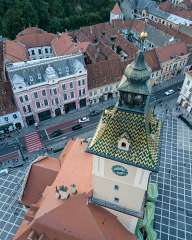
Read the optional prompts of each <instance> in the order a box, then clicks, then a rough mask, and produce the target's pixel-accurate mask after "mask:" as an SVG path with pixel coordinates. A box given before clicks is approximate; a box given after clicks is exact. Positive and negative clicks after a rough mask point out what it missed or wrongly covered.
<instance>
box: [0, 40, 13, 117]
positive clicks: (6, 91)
mask: <svg viewBox="0 0 192 240" xmlns="http://www.w3.org/2000/svg"><path fill="white" fill-rule="evenodd" d="M4 51H5V44H4V42H3V41H0V116H3V115H6V114H8V113H12V112H15V111H16V105H15V102H14V98H13V92H12V89H11V85H10V83H9V82H8V81H7V79H6V76H5V72H4V69H5V66H4V64H5V59H4Z"/></svg>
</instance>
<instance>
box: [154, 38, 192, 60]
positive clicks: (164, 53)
mask: <svg viewBox="0 0 192 240" xmlns="http://www.w3.org/2000/svg"><path fill="white" fill-rule="evenodd" d="M156 52H157V55H158V58H159V61H160V62H166V61H169V60H170V59H171V58H174V57H176V56H182V55H185V54H187V53H188V50H187V46H186V44H185V43H184V42H177V43H174V44H170V45H168V46H165V47H161V48H157V49H156Z"/></svg>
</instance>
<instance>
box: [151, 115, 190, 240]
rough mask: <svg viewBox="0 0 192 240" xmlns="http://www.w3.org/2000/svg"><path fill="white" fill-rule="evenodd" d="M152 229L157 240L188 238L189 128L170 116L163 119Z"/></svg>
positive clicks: (154, 175)
mask: <svg viewBox="0 0 192 240" xmlns="http://www.w3.org/2000/svg"><path fill="white" fill-rule="evenodd" d="M152 181H153V182H157V183H158V190H159V196H158V201H157V204H156V211H155V229H156V231H157V233H158V239H160V240H176V239H182V240H191V239H192V192H191V191H192V182H191V181H192V131H191V130H190V129H189V128H188V127H186V125H185V124H184V123H183V122H181V121H179V120H174V119H169V120H165V121H164V127H163V136H162V147H161V164H160V168H159V173H158V174H152Z"/></svg>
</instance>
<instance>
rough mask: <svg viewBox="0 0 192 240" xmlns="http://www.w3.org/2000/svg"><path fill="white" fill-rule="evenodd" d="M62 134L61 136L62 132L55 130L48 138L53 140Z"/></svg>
mask: <svg viewBox="0 0 192 240" xmlns="http://www.w3.org/2000/svg"><path fill="white" fill-rule="evenodd" d="M62 134H63V130H61V129H57V130H55V131H54V132H52V133H51V134H50V137H51V138H54V137H58V136H60V135H62Z"/></svg>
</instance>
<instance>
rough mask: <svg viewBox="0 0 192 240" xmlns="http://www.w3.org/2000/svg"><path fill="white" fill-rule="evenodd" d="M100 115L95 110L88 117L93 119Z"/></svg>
mask: <svg viewBox="0 0 192 240" xmlns="http://www.w3.org/2000/svg"><path fill="white" fill-rule="evenodd" d="M100 113H101V111H96V110H93V111H91V112H90V113H89V116H90V117H94V116H97V115H99V114H100Z"/></svg>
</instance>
